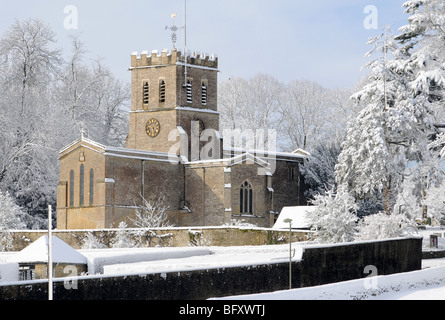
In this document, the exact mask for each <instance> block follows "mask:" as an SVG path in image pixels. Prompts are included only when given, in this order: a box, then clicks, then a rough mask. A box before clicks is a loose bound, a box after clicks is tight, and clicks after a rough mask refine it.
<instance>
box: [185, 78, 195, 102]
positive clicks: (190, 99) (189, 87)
mask: <svg viewBox="0 0 445 320" xmlns="http://www.w3.org/2000/svg"><path fill="white" fill-rule="evenodd" d="M186 89H187V103H193V101H192V84H191V83H190V81H187V86H186Z"/></svg>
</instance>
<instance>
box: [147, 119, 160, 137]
mask: <svg viewBox="0 0 445 320" xmlns="http://www.w3.org/2000/svg"><path fill="white" fill-rule="evenodd" d="M160 130H161V125H160V124H159V121H158V120H156V119H150V120H148V122H147V125H146V126H145V132H146V133H147V135H148V136H149V137H152V138H155V137H157V136H158V134H159V131H160Z"/></svg>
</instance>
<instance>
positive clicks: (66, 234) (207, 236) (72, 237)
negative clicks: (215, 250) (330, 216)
mask: <svg viewBox="0 0 445 320" xmlns="http://www.w3.org/2000/svg"><path fill="white" fill-rule="evenodd" d="M118 232H122V230H121V229H100V230H54V231H53V235H54V236H57V237H58V238H60V239H61V240H63V241H65V242H66V243H68V244H69V245H70V246H71V247H73V248H74V249H80V248H81V247H82V243H83V240H84V239H85V237H86V234H87V233H91V234H92V235H94V236H95V237H96V238H97V239H99V240H100V242H101V243H103V244H105V245H106V246H108V247H110V243H111V242H112V240H113V238H114V237H115V236H116V234H117V233H118ZM125 232H128V234H129V235H131V237H132V238H133V239H134V240H135V241H137V242H140V243H141V245H142V246H143V247H156V246H161V247H187V246H203V245H205V246H210V245H211V246H239V245H243V246H244V245H245V246H256V245H265V244H280V243H288V242H289V231H277V230H272V229H264V228H257V229H256V228H240V227H201V228H196V227H190V228H168V229H166V228H158V229H125ZM308 232H309V231H293V232H292V241H294V242H295V241H306V240H307V234H308ZM46 234H47V232H46V231H13V232H12V236H13V243H14V247H13V248H12V249H11V250H10V251H20V250H22V249H24V248H25V247H27V246H28V245H29V244H30V243H32V242H34V241H36V240H37V239H39V238H40V237H41V236H43V235H46Z"/></svg>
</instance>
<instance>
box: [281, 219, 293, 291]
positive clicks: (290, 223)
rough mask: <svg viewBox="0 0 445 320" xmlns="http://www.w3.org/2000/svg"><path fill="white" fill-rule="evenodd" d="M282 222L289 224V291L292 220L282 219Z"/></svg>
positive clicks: (290, 284)
mask: <svg viewBox="0 0 445 320" xmlns="http://www.w3.org/2000/svg"><path fill="white" fill-rule="evenodd" d="M283 222H285V223H289V289H292V219H289V218H288V219H284V220H283Z"/></svg>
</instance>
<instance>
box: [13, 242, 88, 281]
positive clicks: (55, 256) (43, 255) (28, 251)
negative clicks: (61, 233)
mask: <svg viewBox="0 0 445 320" xmlns="http://www.w3.org/2000/svg"><path fill="white" fill-rule="evenodd" d="M52 261H53V270H54V271H53V275H54V277H56V278H62V277H67V276H77V275H81V274H82V273H85V272H87V269H88V267H87V264H88V260H87V258H86V257H85V256H84V255H82V254H81V253H79V252H78V251H77V250H75V249H74V248H72V247H71V246H69V245H68V244H67V243H66V242H64V241H62V240H60V239H59V238H58V237H56V236H52ZM8 262H15V263H18V265H19V280H35V279H47V278H48V236H47V235H45V236H42V237H40V238H39V239H37V240H36V241H34V242H33V243H31V244H30V245H29V246H27V247H26V248H25V249H23V250H22V251H20V252H18V253H17V254H16V255H14V256H12V257H10V258H9V259H8ZM66 267H68V268H66Z"/></svg>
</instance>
